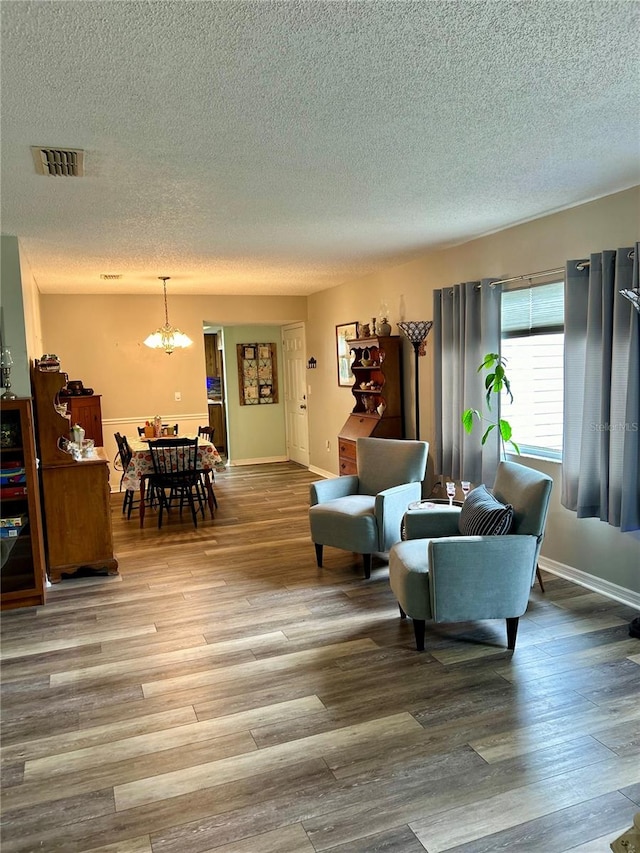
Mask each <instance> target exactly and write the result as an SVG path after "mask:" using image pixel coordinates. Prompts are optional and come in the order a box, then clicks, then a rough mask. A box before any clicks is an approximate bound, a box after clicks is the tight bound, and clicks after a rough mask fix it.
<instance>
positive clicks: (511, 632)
mask: <svg viewBox="0 0 640 853" xmlns="http://www.w3.org/2000/svg"><path fill="white" fill-rule="evenodd" d="M519 621H520V620H519V619H518V617H517V616H515V617H511V618H509V619H507V648H508V649H509V650H510V651H514V649H515V647H516V636H517V634H518V622H519Z"/></svg>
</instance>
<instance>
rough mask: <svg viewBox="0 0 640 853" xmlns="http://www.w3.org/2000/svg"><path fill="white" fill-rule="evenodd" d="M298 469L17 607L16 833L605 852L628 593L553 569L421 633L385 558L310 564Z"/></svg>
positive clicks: (633, 662) (6, 719) (626, 753)
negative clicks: (420, 645)
mask: <svg viewBox="0 0 640 853" xmlns="http://www.w3.org/2000/svg"><path fill="white" fill-rule="evenodd" d="M313 479H316V477H315V476H314V475H311V474H309V472H307V471H306V470H305V469H303V468H300V467H299V466H296V465H294V464H289V463H286V464H274V465H261V466H254V467H246V468H236V469H230V470H228V471H226V472H224V473H221V474H218V475H217V477H216V494H217V497H218V503H219V509H218V511H217V513H216V517H215V519H214V520H213V521H211V520H210V519H209V518H207V519H206V520H205V521H204V522H202V520H199V524H198V528H197V530H194V528H193V524H192V522H191V520H190V517H189V514H188V513H185V516H184V522H183V523H182V524H180V523H179V522H178V521H176V520H175V519H172V520H171V521H170V522H169V523H165V524H164V525H163V528H162V530H160V531H159V530H158V529H157V527H156V526H155V521H154V517H153V515H151V514H150V515H149V516H148V517H147V524H146V527H145V528H144V529H143V530H140V528H139V526H138V519H137V516H136V515H135V514H134V515H133V516H132V518H131V520H130V521H128V522H127V521H126V520H125V518H123V516H122V515H121V503H122V501H121V497H120V496H119V495H114V496H113V498H112V512H113V526H114V538H115V548H116V555H117V557H118V560H119V564H120V572H121V574H120V576H119V577H98V578H86V579H71V580H65V581H63V582H62V583H60V584H58V585H56V586H55V587H53V588H51V589H50V590H49V592H48V599H47V604H46V606H45V607H42V608H37V609H36V608H33V609H27V610H21V611H13V612H5V613H3V615H2V654H3V664H2V786H3V788H2V820H3V827H2V850H3V853H26V851H33V852H34V853H35V851H45V853H48V852H49V851H51V853H53V851H56V853H58V852H59V853H79V851H89V850H91V851H101V853H107V851H108V853H150V851H153V853H207V851H214V850H215V851H216V853H314V851H332V853H347V851H348V853H383V851H384V853H419V851H425V850H426V851H429V853H439V851H443V852H444V851H456V853H484V851H486V852H487V853H488V851H498V850H509V851H516V850H517V851H528V852H529V853H563V851H568V850H571V851H574V853H600V851H608V850H610V847H609V843H610V842H611V841H612V840H613V839H614V838H616V837H617V836H619V835H620V834H621V833H622V832H623V831H624V830H625V829H627V828H628V827H630V826H631V824H632V821H633V815H634V813H636V812H637V811H638V810H640V702H639V701H638V697H639V695H640V668H639V664H640V641H639V640H637V639H633V638H631V637H629V633H628V623H629V621H630V619H631V618H633V616H635V615H637V614H635V613H634V612H633V611H632V610H631V609H630V608H628V607H625V606H623V605H621V604H618V603H616V602H614V601H611V600H608V599H605V598H603V597H601V596H599V595H596V594H594V593H591V592H589V591H588V590H585V589H582V588H580V587H577V586H574V585H572V584H571V583H568V582H566V581H564V580H561V579H558V578H555V577H553V576H550V575H545V587H546V593H545V594H542V593H541V592H540V589H539V587H538V586H537V585H536V587H535V588H534V589H533V590H532V594H531V603H530V607H529V610H528V612H527V614H526V616H525V617H524V618H523V619H521V622H520V630H519V635H518V645H517V649H516V652H515V654H513V655H512V654H511V653H509V652H507V651H506V648H505V644H506V636H505V626H504V623H503V622H483V623H475V624H471V623H469V624H458V625H446V626H429V625H427V635H426V648H427V651H426V652H424V653H418V652H416V651H415V648H414V640H413V631H412V627H411V623H410V621H409V620H406V621H401V620H400V618H399V614H398V609H397V605H396V603H395V600H394V598H393V596H392V594H391V592H390V589H389V585H388V577H387V568H386V564H385V563H384V562H383V561H382V560H378V561H377V562H376V560H375V559H374V568H373V572H372V577H371V579H370V580H368V581H366V580H364V578H363V576H362V571H361V564H360V562H359V560H356V559H355V557H354V556H353V555H352V554H348V553H344V552H340V551H336V550H333V549H330V548H326V549H325V552H326V555H325V556H326V560H325V562H326V567H325V568H324V569H323V570H319V569H317V568H316V565H315V554H314V549H313V546H312V544H311V541H310V539H309V533H308V522H307V507H308V484H309V482H311V481H312V480H313Z"/></svg>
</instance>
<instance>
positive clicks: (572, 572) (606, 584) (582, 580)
mask: <svg viewBox="0 0 640 853" xmlns="http://www.w3.org/2000/svg"><path fill="white" fill-rule="evenodd" d="M538 563H539V565H540V568H541V569H544V571H545V572H549V573H550V574H552V575H557V576H558V577H560V578H564V579H565V580H568V581H573V583H577V584H578V585H579V586H583V587H585V588H586V589H590V590H591V591H592V592H599V593H600V595H604V596H606V597H607V598H612V599H613V600H614V601H619V602H620V603H621V604H626V605H628V606H629V607H635V608H637V609H638V610H640V593H639V592H634V591H633V590H631V589H626V588H625V587H623V586H619V585H618V584H617V583H611V581H607V580H604V579H603V578H597V577H594V576H593V575H590V574H588V573H587V572H582V571H580V569H574V568H573V566H567V565H565V564H564V563H559V562H557V560H549V559H548V558H547V557H541V558H540V560H539V561H538Z"/></svg>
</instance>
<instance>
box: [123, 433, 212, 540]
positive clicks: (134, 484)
mask: <svg viewBox="0 0 640 853" xmlns="http://www.w3.org/2000/svg"><path fill="white" fill-rule="evenodd" d="M175 438H189V439H191V440H193V439H194V438H197V439H198V453H197V457H196V467H197V468H198V470H199V471H211V477H206V478H204V482H205V486H206V489H207V502H208V504H209V510H210V512H211V517H212V518H213V507H214V502H215V498H214V495H213V485H212V482H211V481H212V479H213V472H214V471H215V469H216V468H222V467H224V461H223V459H222V457H221V456H220V454H219V453H218V451H217V449H216V446H215V445H214V443H213V442H212V441H211V439H209V438H207V437H206V436H196V435H179V436H175ZM127 441H128V442H129V447H130V448H131V461H130V462H129V464H128V465H127V468H126V471H125V472H124V474H123V477H122V488H124V489H127V490H128V489H130V490H131V491H134V492H135V491H138V490H139V491H140V527H144V516H145V507H146V500H145V492H146V485H147V484H146V481H147V479H148V478H149V477H150V476H151V475H152V474H153V461H152V459H151V451H150V450H149V442H153V441H154V439H153V438H139V437H138V436H136V437H135V438H129V437H127Z"/></svg>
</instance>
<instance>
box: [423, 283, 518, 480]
mask: <svg viewBox="0 0 640 853" xmlns="http://www.w3.org/2000/svg"><path fill="white" fill-rule="evenodd" d="M493 280H495V279H483V280H482V282H478V281H470V282H466V283H464V284H456V285H454V286H453V287H447V288H443V289H442V290H436V291H434V294H433V317H434V324H433V333H434V335H435V342H434V364H435V367H434V369H435V376H434V391H435V409H436V450H435V454H436V455H435V465H436V472H437V473H438V474H441V475H442V476H445V477H451V478H452V479H454V480H470V481H471V482H472V483H486V484H487V485H489V486H491V485H493V481H494V478H495V474H496V469H497V467H498V461H499V458H500V445H499V441H498V431H497V430H493V431H492V432H491V434H490V436H489V439H488V440H487V443H486V444H485V445H484V447H482V445H481V443H480V439H481V437H482V434H483V432H484V429H483V428H482V424H479V425H476V426H475V427H474V430H473V432H472V434H471V435H467V434H466V433H465V431H464V428H463V426H462V420H461V418H462V413H463V411H464V410H465V409H468V408H474V409H478V410H479V411H481V412H486V408H485V403H484V374H482V373H478V366H479V365H480V364H481V363H482V361H483V359H484V356H485V355H486V354H487V353H488V352H500V293H501V289H502V288H501V286H500V285H495V286H493V287H490V286H489V285H490V283H491V281H493ZM494 414H495V413H494Z"/></svg>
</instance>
